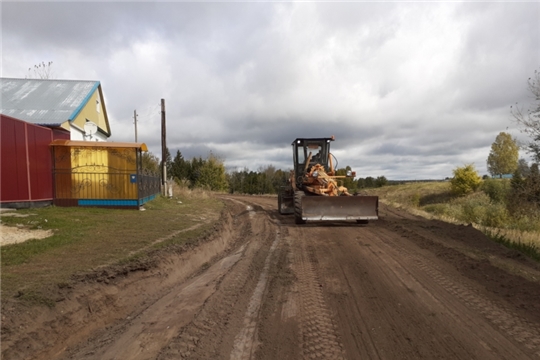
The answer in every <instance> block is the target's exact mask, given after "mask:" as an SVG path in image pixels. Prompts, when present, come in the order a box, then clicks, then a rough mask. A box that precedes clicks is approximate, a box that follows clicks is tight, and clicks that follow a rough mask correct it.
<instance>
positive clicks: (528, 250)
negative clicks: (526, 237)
mask: <svg viewBox="0 0 540 360" xmlns="http://www.w3.org/2000/svg"><path fill="white" fill-rule="evenodd" d="M486 235H487V236H488V237H489V238H490V239H492V240H493V241H495V242H497V243H499V244H502V245H504V246H506V247H507V248H509V249H515V250H518V251H519V252H522V253H524V254H526V255H527V256H529V257H530V258H532V259H534V260H536V261H540V248H539V247H538V246H537V245H536V244H534V243H532V242H528V243H524V242H521V241H519V242H517V241H512V240H510V239H508V238H507V237H506V236H504V235H503V234H501V233H499V232H497V233H493V232H491V231H487V232H486Z"/></svg>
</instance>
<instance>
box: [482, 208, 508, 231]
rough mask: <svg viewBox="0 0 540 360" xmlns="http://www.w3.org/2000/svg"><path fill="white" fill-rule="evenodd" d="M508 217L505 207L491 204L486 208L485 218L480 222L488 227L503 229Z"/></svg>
mask: <svg viewBox="0 0 540 360" xmlns="http://www.w3.org/2000/svg"><path fill="white" fill-rule="evenodd" d="M509 218H510V216H509V213H508V210H507V209H506V206H504V205H503V204H500V203H492V204H491V206H488V207H487V208H486V213H485V217H484V219H483V220H482V225H484V226H489V227H498V228H502V227H504V226H505V225H506V224H507V223H508V220H509Z"/></svg>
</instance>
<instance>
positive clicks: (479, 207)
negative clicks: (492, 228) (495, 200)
mask: <svg viewBox="0 0 540 360" xmlns="http://www.w3.org/2000/svg"><path fill="white" fill-rule="evenodd" d="M490 205H491V202H490V199H489V196H487V195H486V194H483V193H477V194H475V195H474V196H470V197H468V198H467V199H466V201H464V202H463V204H462V206H461V214H460V215H459V220H461V221H464V222H467V223H476V224H482V222H483V220H484V218H485V217H486V211H487V208H488V207H489V206H490Z"/></svg>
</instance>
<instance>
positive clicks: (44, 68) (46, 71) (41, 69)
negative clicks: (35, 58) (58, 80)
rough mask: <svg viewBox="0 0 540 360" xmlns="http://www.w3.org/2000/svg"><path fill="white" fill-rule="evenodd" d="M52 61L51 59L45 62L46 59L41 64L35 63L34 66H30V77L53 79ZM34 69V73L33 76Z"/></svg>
mask: <svg viewBox="0 0 540 360" xmlns="http://www.w3.org/2000/svg"><path fill="white" fill-rule="evenodd" d="M52 63H53V62H52V61H49V62H48V63H46V64H45V62H44V61H42V62H41V64H37V65H34V66H33V67H30V68H28V78H29V79H32V78H35V79H51V78H52V69H51V66H52ZM32 71H33V72H34V75H33V76H32Z"/></svg>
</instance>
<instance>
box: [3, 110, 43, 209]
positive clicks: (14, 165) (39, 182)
mask: <svg viewBox="0 0 540 360" xmlns="http://www.w3.org/2000/svg"><path fill="white" fill-rule="evenodd" d="M0 123H1V129H0V130H1V131H0V132H1V141H2V142H1V176H2V181H1V194H0V201H1V202H2V203H10V202H33V201H44V200H51V199H52V198H53V188H52V177H51V174H52V158H51V154H50V148H49V143H50V142H51V141H52V139H53V134H52V130H50V129H47V128H44V127H41V126H37V125H33V124H28V123H26V122H24V121H21V120H18V119H14V118H11V117H8V116H4V115H1V114H0Z"/></svg>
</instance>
